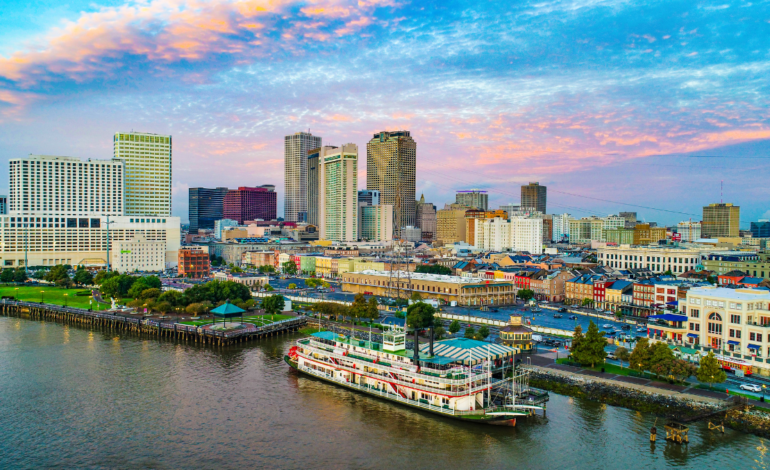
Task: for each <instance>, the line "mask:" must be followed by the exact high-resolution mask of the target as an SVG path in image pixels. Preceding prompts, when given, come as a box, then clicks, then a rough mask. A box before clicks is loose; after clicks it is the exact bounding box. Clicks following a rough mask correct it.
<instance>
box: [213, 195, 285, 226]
mask: <svg viewBox="0 0 770 470" xmlns="http://www.w3.org/2000/svg"><path fill="white" fill-rule="evenodd" d="M276 202H277V201H276V194H275V191H273V190H272V187H257V188H248V187H243V186H242V187H240V188H238V189H231V190H229V191H228V192H227V195H225V199H224V203H223V208H222V216H223V217H224V218H225V219H232V220H237V221H238V223H239V224H243V223H244V222H245V221H247V220H257V219H262V220H275V218H276Z"/></svg>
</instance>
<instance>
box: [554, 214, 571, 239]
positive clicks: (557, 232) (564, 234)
mask: <svg viewBox="0 0 770 470" xmlns="http://www.w3.org/2000/svg"><path fill="white" fill-rule="evenodd" d="M571 219H572V216H571V215H570V214H554V216H553V234H552V237H551V238H552V239H553V241H555V242H562V241H569V221H570V220H571Z"/></svg>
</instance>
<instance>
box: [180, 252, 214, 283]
mask: <svg viewBox="0 0 770 470" xmlns="http://www.w3.org/2000/svg"><path fill="white" fill-rule="evenodd" d="M178 265H179V268H178V269H179V276H180V277H189V278H196V279H198V278H203V277H209V275H210V274H211V264H210V263H209V253H208V251H207V250H206V249H205V247H202V246H185V247H182V248H180V249H179V254H178Z"/></svg>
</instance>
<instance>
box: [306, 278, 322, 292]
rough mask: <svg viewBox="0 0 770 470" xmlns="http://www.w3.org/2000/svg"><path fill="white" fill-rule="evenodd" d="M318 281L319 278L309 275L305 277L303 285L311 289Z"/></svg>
mask: <svg viewBox="0 0 770 470" xmlns="http://www.w3.org/2000/svg"><path fill="white" fill-rule="evenodd" d="M319 282H320V279H316V278H314V277H310V278H307V279H305V285H306V286H307V287H309V288H311V289H315V288H316V287H317V286H318V284H319Z"/></svg>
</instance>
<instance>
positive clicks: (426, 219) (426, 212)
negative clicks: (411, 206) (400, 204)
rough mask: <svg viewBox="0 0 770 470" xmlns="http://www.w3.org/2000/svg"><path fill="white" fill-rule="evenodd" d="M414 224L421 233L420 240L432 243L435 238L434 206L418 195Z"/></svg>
mask: <svg viewBox="0 0 770 470" xmlns="http://www.w3.org/2000/svg"><path fill="white" fill-rule="evenodd" d="M415 211H416V222H415V223H416V224H417V227H419V228H420V230H421V232H422V239H423V240H425V241H426V242H432V241H433V239H434V238H435V237H436V223H437V221H436V206H434V205H433V204H431V203H430V202H425V195H424V194H423V195H420V200H419V201H417V206H416V209H415Z"/></svg>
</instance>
